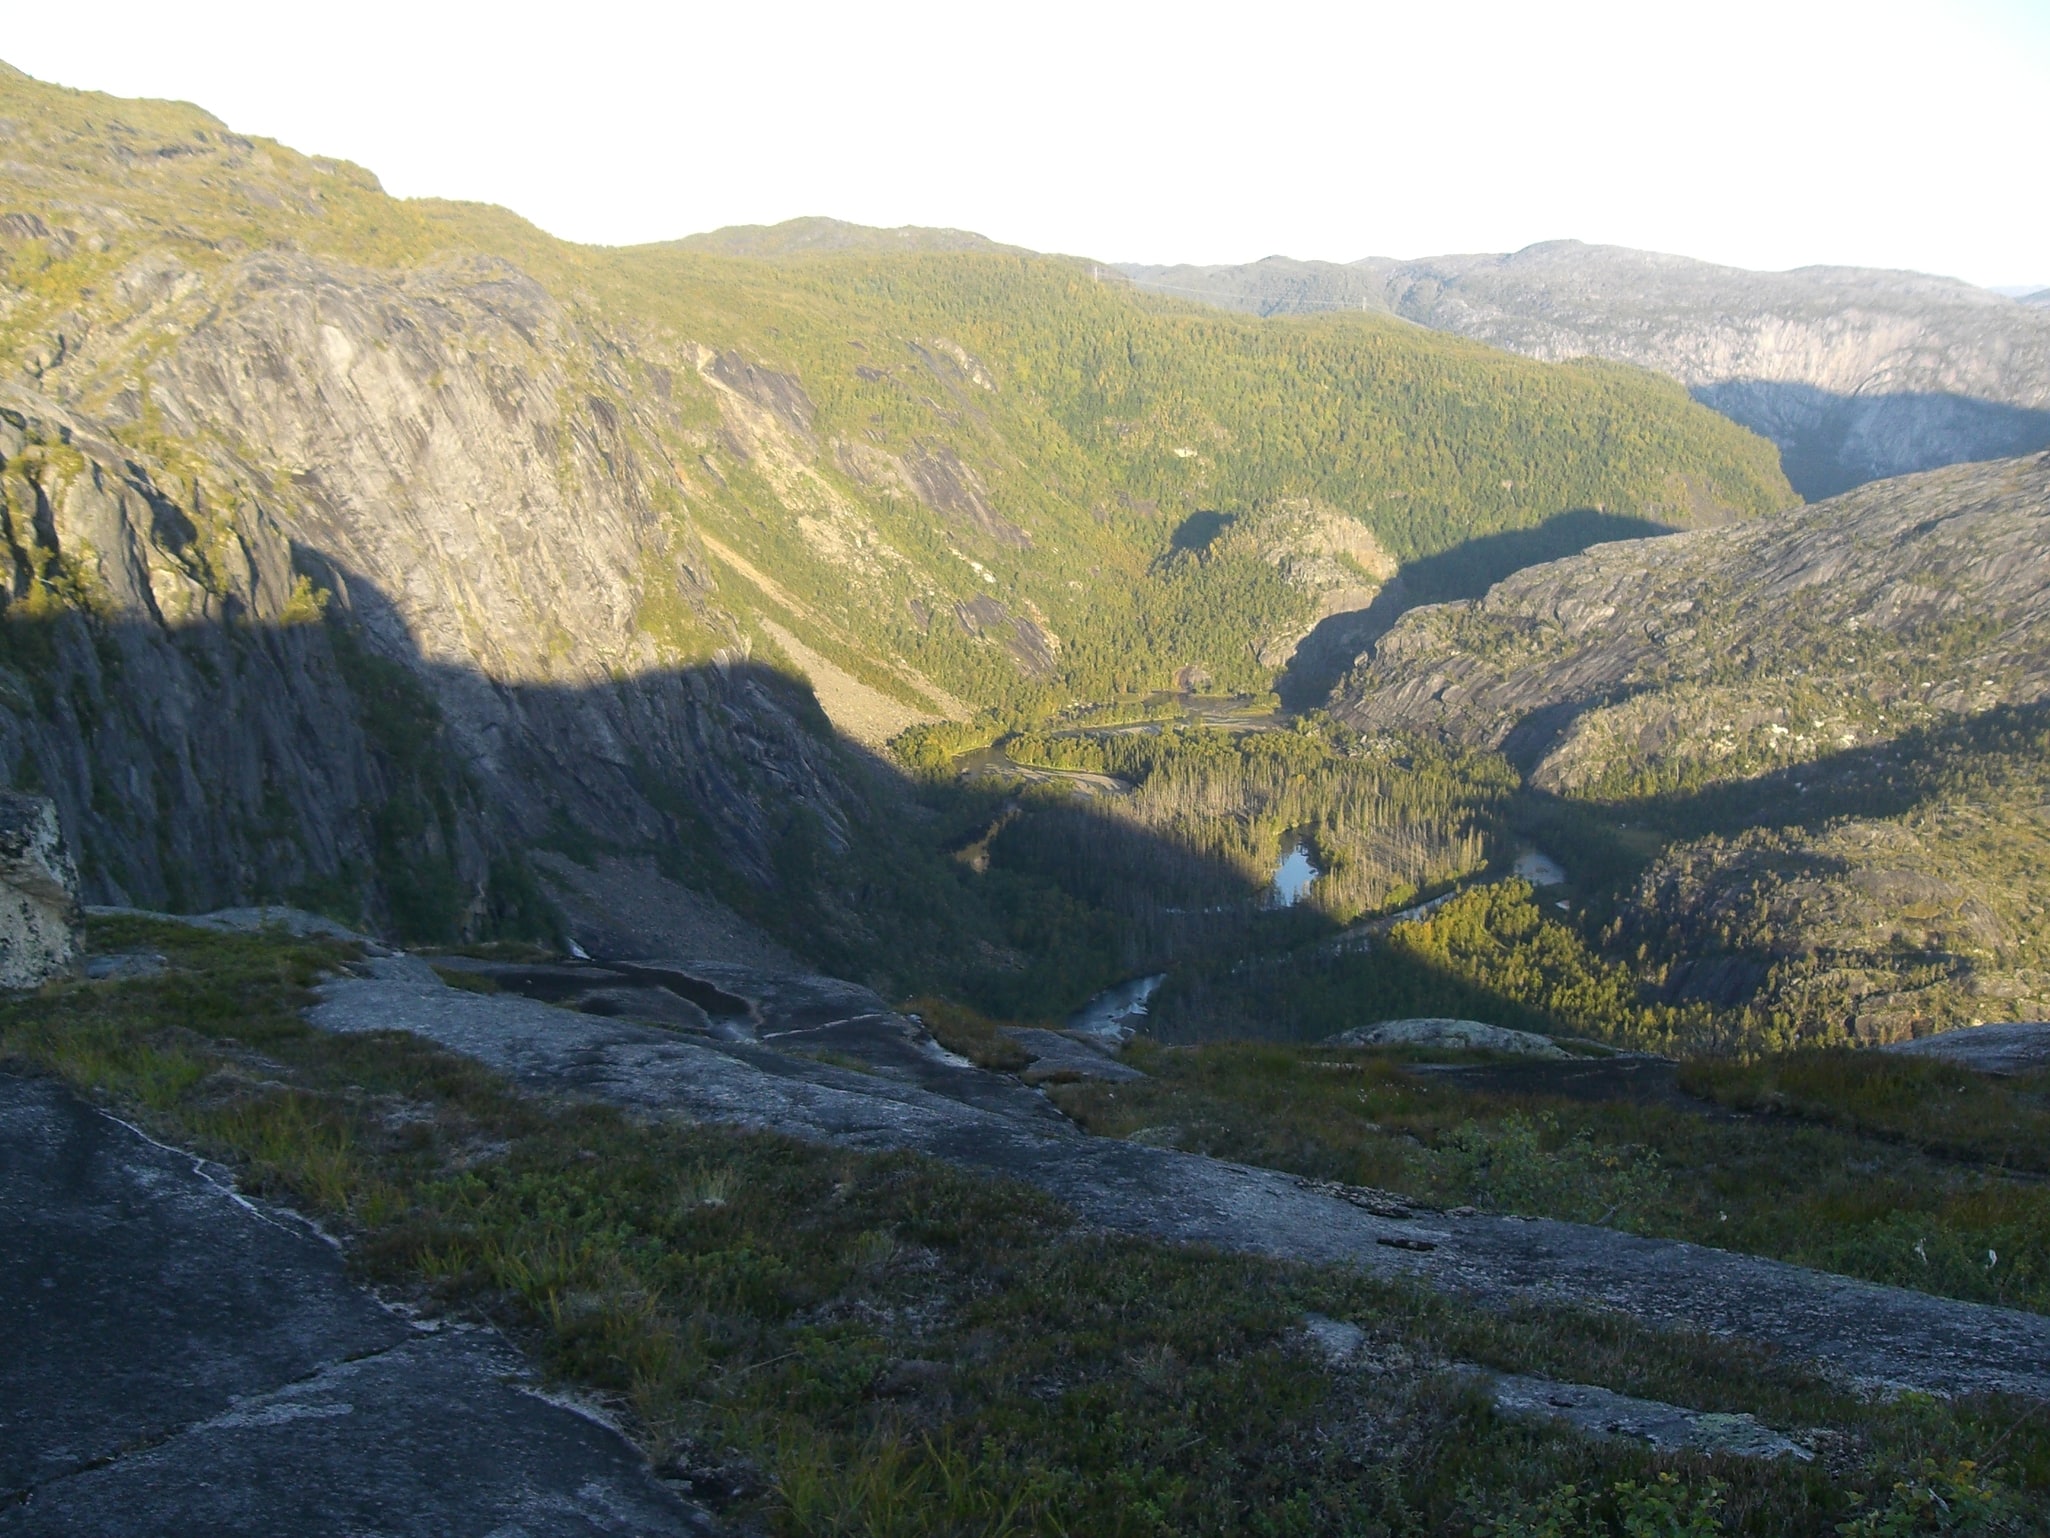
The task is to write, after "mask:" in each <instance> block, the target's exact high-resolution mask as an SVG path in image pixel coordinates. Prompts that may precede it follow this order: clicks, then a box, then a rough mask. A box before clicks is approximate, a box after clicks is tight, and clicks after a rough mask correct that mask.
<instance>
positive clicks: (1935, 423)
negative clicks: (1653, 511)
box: [1693, 379, 2050, 502]
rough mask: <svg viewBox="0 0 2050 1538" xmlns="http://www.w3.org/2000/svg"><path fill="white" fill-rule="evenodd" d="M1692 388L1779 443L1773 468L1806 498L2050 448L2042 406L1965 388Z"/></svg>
mask: <svg viewBox="0 0 2050 1538" xmlns="http://www.w3.org/2000/svg"><path fill="white" fill-rule="evenodd" d="M1693 395H1694V398H1695V399H1696V400H1698V401H1700V402H1701V404H1702V405H1704V406H1707V407H1708V408H1709V409H1711V410H1713V411H1718V412H1720V413H1722V415H1724V416H1726V417H1728V418H1729V419H1730V420H1731V421H1733V422H1736V423H1738V424H1739V425H1741V426H1744V427H1748V428H1750V429H1751V430H1752V431H1753V432H1755V433H1757V434H1758V435H1759V436H1761V437H1763V438H1768V439H1770V440H1771V441H1772V442H1773V443H1775V444H1777V445H1778V446H1779V450H1780V468H1781V470H1782V471H1784V472H1785V474H1786V477H1787V480H1788V482H1789V483H1790V484H1791V485H1792V486H1793V488H1794V490H1795V491H1797V492H1799V493H1800V494H1801V496H1802V498H1803V499H1804V500H1806V501H1809V502H1819V501H1821V500H1822V499H1823V498H1824V497H1833V496H1835V495H1837V494H1838V493H1839V492H1844V491H1849V490H1850V489H1851V488H1852V487H1854V486H1862V485H1864V484H1865V483H1866V482H1867V481H1877V480H1885V479H1887V478H1889V477H1891V476H1896V475H1907V474H1910V473H1911V472H1913V471H1916V470H1934V469H1938V468H1940V467H1941V466H1944V465H1956V464H1965V463H1968V462H1971V461H1975V460H1981V459H2006V458H2009V457H2011V456H2014V455H2018V454H2033V453H2035V452H2036V451H2037V450H2039V449H2043V448H2050V411H2043V410H2032V409H2030V408H2028V407H2025V406H2010V405H2007V404H2005V403H2004V402H2001V401H1989V400H1982V399H1979V398H1978V397H1976V396H1970V395H1951V394H1945V393H1942V392H1938V391H1901V392H1898V393H1887V392H1875V393H1873V394H1869V395H1867V394H1856V395H1845V394H1841V393H1838V392H1836V391H1831V390H1824V389H1821V388H1819V387H1817V386H1815V385H1810V384H1799V383H1793V382H1789V381H1786V380H1776V379H1727V380H1720V381H1718V382H1716V383H1714V384H1707V385H1699V386H1696V387H1695V389H1694V391H1693Z"/></svg>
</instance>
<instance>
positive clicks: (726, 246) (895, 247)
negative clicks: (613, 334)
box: [676, 218, 1031, 260]
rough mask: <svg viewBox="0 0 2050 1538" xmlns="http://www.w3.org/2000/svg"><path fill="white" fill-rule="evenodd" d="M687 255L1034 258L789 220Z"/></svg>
mask: <svg viewBox="0 0 2050 1538" xmlns="http://www.w3.org/2000/svg"><path fill="white" fill-rule="evenodd" d="M676 244H677V246H679V247H680V248H682V249H683V250H686V251H702V252H705V253H707V254H709V255H713V256H745V257H757V258H761V259H764V260H776V259H780V258H784V257H792V256H819V255H824V254H827V253H831V252H840V251H887V252H897V253H900V254H902V253H907V252H947V251H1008V252H1010V253H1011V254H1012V255H1014V256H1027V255H1030V254H1031V253H1030V252H1027V251H1024V250H1023V249H1021V248H1020V247H1018V246H1006V245H1000V244H998V243H997V242H996V241H994V240H991V239H989V238H988V237H987V236H985V235H977V234H975V233H974V232H973V231H970V230H935V229H925V228H923V227H921V226H919V225H915V224H907V225H903V226H901V227H900V228H897V229H894V230H882V229H877V228H875V227H874V226H872V225H866V224H848V223H847V222H846V221H844V220H841V219H822V218H808V219H786V220H784V221H783V222H782V223H781V224H729V225H727V226H725V227H724V228H722V229H716V230H708V231H706V232H705V233H704V234H702V235H686V236H685V237H684V238H683V239H681V240H679V241H677V242H676Z"/></svg>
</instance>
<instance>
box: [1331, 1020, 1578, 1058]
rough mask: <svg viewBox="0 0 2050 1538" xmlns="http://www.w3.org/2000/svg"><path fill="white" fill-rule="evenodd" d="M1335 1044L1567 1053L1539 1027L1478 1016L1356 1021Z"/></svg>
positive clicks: (1524, 1054) (1521, 1054) (1530, 1054)
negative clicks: (1487, 1020)
mask: <svg viewBox="0 0 2050 1538" xmlns="http://www.w3.org/2000/svg"><path fill="white" fill-rule="evenodd" d="M1328 1044H1329V1045H1331V1046H1334V1047H1434V1048H1436V1049H1438V1050H1440V1051H1447V1050H1449V1051H1454V1052H1507V1053H1511V1054H1514V1055H1515V1056H1517V1057H1564V1056H1565V1055H1566V1052H1565V1049H1564V1048H1562V1047H1560V1045H1559V1044H1558V1043H1557V1042H1555V1041H1553V1040H1552V1039H1551V1038H1550V1037H1547V1036H1540V1035H1538V1034H1537V1033H1536V1032H1535V1031H1512V1030H1510V1029H1509V1028H1508V1027H1507V1026H1502V1025H1484V1024H1482V1023H1481V1022H1480V1021H1478V1020H1445V1019H1437V1018H1431V1019H1417V1020H1383V1021H1381V1022H1380V1024H1378V1025H1356V1026H1354V1027H1353V1028H1352V1029H1351V1030H1349V1031H1340V1032H1339V1033H1338V1034H1337V1035H1336V1036H1332V1037H1330V1038H1328Z"/></svg>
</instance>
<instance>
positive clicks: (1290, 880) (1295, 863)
mask: <svg viewBox="0 0 2050 1538" xmlns="http://www.w3.org/2000/svg"><path fill="white" fill-rule="evenodd" d="M1322 874H1323V872H1322V871H1320V870H1318V869H1317V867H1316V866H1315V865H1313V864H1311V863H1310V848H1309V845H1307V844H1305V843H1304V842H1303V841H1302V840H1301V839H1297V840H1296V841H1295V844H1294V846H1293V847H1291V848H1290V849H1289V850H1288V851H1287V852H1286V853H1285V854H1283V855H1282V857H1281V863H1280V864H1279V865H1277V866H1275V867H1274V889H1273V894H1272V896H1271V897H1270V898H1269V902H1270V903H1271V904H1272V906H1274V907H1276V908H1293V907H1294V906H1295V905H1296V904H1297V903H1299V902H1301V901H1302V900H1303V894H1304V893H1305V892H1307V891H1309V889H1310V883H1311V882H1313V881H1315V880H1316V879H1317V878H1318V877H1319V876H1320V875H1322Z"/></svg>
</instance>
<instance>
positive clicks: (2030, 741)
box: [1333, 454, 2050, 1040]
mask: <svg viewBox="0 0 2050 1538" xmlns="http://www.w3.org/2000/svg"><path fill="white" fill-rule="evenodd" d="M1333 708H1334V710H1335V711H1336V712H1337V713H1338V714H1340V715H1341V716H1342V717H1344V718H1345V719H1347V720H1349V721H1351V722H1353V723H1354V724H1356V725H1358V726H1360V727H1362V728H1364V729H1367V730H1370V731H1388V730H1410V731H1424V732H1427V733H1431V734H1435V735H1438V736H1441V737H1443V738H1445V739H1448V740H1450V741H1453V742H1456V743H1459V744H1462V745H1466V746H1469V747H1480V748H1497V749H1500V750H1502V751H1503V752H1505V753H1506V754H1507V755H1508V756H1509V757H1510V759H1511V760H1512V761H1513V762H1515V763H1516V764H1517V765H1518V766H1519V767H1520V768H1521V769H1522V770H1523V771H1524V774H1525V776H1526V781H1527V783H1528V785H1529V786H1530V787H1531V788H1532V789H1533V790H1534V791H1536V792H1539V793H1541V794H1542V797H1543V798H1544V802H1545V805H1544V806H1543V807H1542V808H1541V809H1540V811H1539V812H1538V814H1537V815H1536V816H1535V817H1534V819H1533V821H1532V824H1531V831H1533V832H1535V833H1537V834H1538V835H1539V836H1542V837H1544V838H1545V839H1546V840H1547V841H1548V842H1550V843H1556V844H1557V845H1558V846H1559V847H1556V848H1554V849H1553V851H1552V852H1553V853H1554V854H1556V855H1558V856H1559V857H1561V858H1563V859H1564V860H1565V862H1566V864H1567V866H1568V868H1569V870H1571V871H1572V872H1573V873H1574V875H1575V877H1576V879H1577V880H1580V881H1583V882H1585V883H1586V885H1587V886H1588V888H1589V889H1590V890H1591V891H1592V892H1594V893H1596V894H1597V897H1598V903H1605V904H1606V911H1607V915H1608V923H1609V927H1608V928H1607V929H1606V930H1605V931H1604V943H1605V944H1609V945H1611V946H1614V947H1615V948H1617V949H1618V950H1619V951H1620V952H1621V953H1622V954H1626V955H1627V954H1629V953H1630V952H1631V951H1632V950H1633V949H1635V948H1637V947H1640V946H1641V947H1645V948H1646V950H1647V951H1648V953H1649V955H1650V956H1651V958H1652V960H1653V961H1654V962H1655V963H1656V964H1657V967H1658V968H1659V969H1660V975H1661V976H1662V977H1663V979H1664V982H1665V984H1666V986H1668V987H1669V988H1670V989H1671V990H1673V992H1674V995H1675V996H1676V997H1679V998H1699V999H1706V1000H1708V1001H1710V1002H1713V1003H1716V1004H1719V1005H1731V1004H1738V1003H1755V1004H1758V1005H1759V1006H1760V1007H1762V1008H1766V1009H1769V1010H1776V1011H1779V1012H1780V1013H1781V1014H1782V1015H1783V1016H1784V1017H1785V1019H1786V1020H1787V1021H1788V1022H1789V1029H1792V1028H1793V1026H1794V1024H1795V1023H1798V1024H1799V1025H1800V1026H1801V1028H1802V1029H1803V1030H1804V1031H1818V1030H1826V1028H1827V1023H1828V1022H1830V1021H1831V1020H1839V1021H1842V1022H1843V1024H1844V1028H1845V1029H1848V1030H1849V1031H1851V1032H1852V1033H1853V1034H1854V1035H1857V1036H1860V1037H1864V1038H1867V1039H1882V1040H1883V1039H1888V1038H1890V1037H1894V1036H1899V1035H1904V1034H1907V1033H1908V1031H1909V1030H1911V1029H1926V1028H1928V1027H1929V1026H1930V1025H1931V1024H1933V1023H1940V1022H1948V1023H1964V1022H1968V1021H1970V1020H1973V1019H2000V1018H2022V1019H2037V1018H2042V1016H2043V1014H2044V1013H2045V1012H2046V1010H2050V938H2046V935H2045V932H2044V928H2043V924H2042V915H2043V914H2044V913H2045V912H2050V878H2046V876H2045V874H2044V873H2045V871H2046V870H2050V816H2046V811H2045V808H2046V806H2050V794H2046V793H2050V454H2044V455H2037V456H2034V457H2032V458H2026V459H2019V460H2011V461H2005V462H1998V463H1994V464H1988V465H1973V466H1959V467H1953V468H1949V469H1945V470H1939V471H1931V472H1926V473H1924V474H1922V475H1919V476H1910V477H1903V478H1900V479H1896V480H1892V481H1886V482H1882V483H1879V484H1876V485H1872V486H1867V487H1863V488H1860V489H1859V490H1857V491H1854V492H1850V493H1847V494H1845V495H1843V496H1840V497H1837V498H1834V499H1831V500H1829V501H1826V502H1821V503H1816V504H1812V505H1810V506H1807V507H1803V508H1800V509H1797V510H1795V511H1792V512H1788V513H1782V514H1779V515H1777V516H1775V517H1773V518H1770V519H1764V520H1759V521H1757V522H1753V523H1749V524H1745V525H1742V526H1737V527H1730V528H1722V529H1711V530H1702V531H1699V532H1696V533H1690V534H1680V535H1674V536H1672V537H1670V538H1666V539H1654V540H1641V541H1636V542H1632V543H1628V544H1611V545H1603V546H1598V547H1596V548H1594V549H1592V550H1589V551H1587V552H1586V553H1584V554H1581V555H1578V556H1575V557H1572V558H1570V559H1567V560H1563V561H1558V562H1554V563H1550V564H1547V565H1543V566H1537V567H1532V568H1530V569H1528V570H1526V571H1523V572H1520V573H1518V574H1517V575H1515V576H1513V577H1510V578H1509V579H1507V580H1506V581H1504V582H1502V583H1500V584H1499V585H1497V586H1496V587H1495V588H1494V589H1493V590H1492V591H1490V592H1489V594H1488V595H1487V597H1486V598H1485V599H1482V600H1478V601H1469V602H1461V603H1452V604H1444V605H1438V606H1434V607H1429V608H1422V609H1418V610H1414V611H1412V612H1411V613H1410V614H1408V615H1407V616H1405V617H1404V618H1403V619H1401V620H1400V621H1399V622H1398V623H1397V624H1396V625H1395V626H1394V628H1393V629H1392V630H1390V631H1389V632H1388V634H1387V635H1386V636H1385V637H1384V638H1383V639H1382V640H1381V641H1380V643H1379V644H1378V645H1377V646H1376V647H1375V648H1374V650H1373V652H1372V653H1371V655H1368V656H1365V657H1362V658H1361V659H1360V662H1359V665H1358V666H1357V668H1356V669H1355V670H1354V671H1353V673H1352V674H1351V675H1350V676H1349V677H1348V678H1347V679H1346V681H1345V682H1344V683H1343V684H1342V685H1341V687H1340V689H1339V691H1338V693H1337V694H1336V696H1335V697H1334V702H1333ZM1640 954H1643V953H1640Z"/></svg>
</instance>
